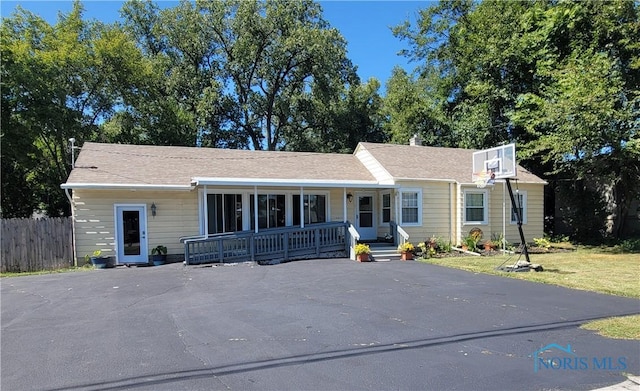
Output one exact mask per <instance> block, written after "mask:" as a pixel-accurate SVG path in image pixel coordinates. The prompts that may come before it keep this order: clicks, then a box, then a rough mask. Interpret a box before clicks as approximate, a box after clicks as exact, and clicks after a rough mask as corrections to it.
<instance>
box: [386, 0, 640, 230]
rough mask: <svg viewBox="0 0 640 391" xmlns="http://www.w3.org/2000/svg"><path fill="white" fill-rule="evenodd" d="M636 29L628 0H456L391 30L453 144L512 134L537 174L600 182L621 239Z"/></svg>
mask: <svg viewBox="0 0 640 391" xmlns="http://www.w3.org/2000/svg"><path fill="white" fill-rule="evenodd" d="M639 26H640V23H639V18H638V3H637V2H633V1H628V0H616V1H609V2H601V1H581V2H576V1H559V2H556V1H520V2H504V1H483V2H474V1H470V0H453V1H442V2H440V3H438V4H436V5H434V6H431V7H428V8H426V9H424V10H422V11H421V12H420V16H419V18H418V21H417V23H416V24H415V25H411V24H410V23H408V22H407V23H405V24H404V25H401V26H398V27H397V28H396V29H395V30H394V32H395V34H396V36H398V37H399V38H401V39H404V40H406V41H407V42H408V43H409V49H408V50H407V51H406V53H405V54H406V55H407V56H409V57H410V58H412V59H413V60H414V61H417V62H418V63H419V64H420V65H419V68H418V71H419V72H420V78H419V80H418V81H416V84H424V85H425V87H423V88H424V89H426V90H427V91H429V93H430V94H431V95H432V96H435V97H437V98H436V99H439V101H441V102H446V103H445V104H443V105H441V106H435V107H437V108H438V111H439V112H440V113H441V115H442V118H445V121H443V122H444V123H446V124H447V125H448V127H449V131H450V135H449V137H450V138H451V139H452V140H455V141H454V142H456V143H457V145H458V146H463V147H474V148H486V147H491V146H495V145H498V144H500V143H503V142H512V141H515V142H517V143H518V151H519V158H520V159H521V162H522V163H523V164H524V165H525V167H528V168H529V169H531V170H532V171H534V172H535V173H537V174H539V175H542V176H545V177H547V178H550V179H553V178H563V177H569V178H581V179H584V180H585V181H586V182H588V183H591V184H592V185H593V186H596V187H600V188H601V197H602V199H603V200H604V201H606V202H603V204H604V205H606V207H605V208H606V215H607V216H608V219H607V222H605V221H600V223H599V224H600V226H601V227H602V231H603V232H605V233H606V234H609V235H612V236H616V237H619V236H623V235H624V232H623V231H622V227H623V222H624V219H625V217H626V214H627V211H628V206H629V203H630V202H631V199H632V197H633V195H634V194H637V193H638V190H639V188H638V184H640V180H638V161H639V160H640V159H639V158H638V155H637V149H636V146H637V137H638V124H639V120H638V113H639V110H638V85H639V78H638V68H639V65H640V64H639V62H640V60H639V56H638V49H639V47H640V45H639V42H640V39H638V38H639V37H640V32H639V30H638V29H639ZM409 91H410V90H409ZM425 118H429V119H431V118H433V114H432V113H428V114H425ZM436 118H438V116H436ZM605 223H606V224H605Z"/></svg>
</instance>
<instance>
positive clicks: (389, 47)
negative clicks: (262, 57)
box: [1, 0, 432, 91]
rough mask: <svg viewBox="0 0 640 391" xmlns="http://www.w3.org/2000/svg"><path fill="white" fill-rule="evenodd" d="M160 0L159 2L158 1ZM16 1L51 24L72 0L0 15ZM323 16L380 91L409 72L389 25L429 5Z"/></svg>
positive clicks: (342, 7)
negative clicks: (394, 74) (397, 73)
mask: <svg viewBox="0 0 640 391" xmlns="http://www.w3.org/2000/svg"><path fill="white" fill-rule="evenodd" d="M158 3H161V2H158ZM164 3H165V4H167V5H168V3H169V2H164ZM17 4H20V5H21V6H22V7H23V8H25V9H27V10H29V11H31V12H33V13H35V14H37V15H39V16H41V17H42V18H44V19H45V20H47V22H49V23H51V24H54V23H55V21H56V18H57V14H58V11H62V12H68V11H69V10H70V9H71V7H72V2H71V1H4V0H3V1H2V2H1V11H2V16H3V17H6V16H10V14H11V13H13V11H14V9H15V7H16V5H17ZM320 4H321V6H322V8H323V10H324V16H325V19H326V20H327V21H329V23H330V24H331V25H332V26H333V27H335V28H337V29H338V30H340V32H341V33H342V35H343V36H344V37H345V39H346V40H347V42H348V50H349V53H348V56H349V58H350V59H351V61H352V62H353V63H354V64H355V65H357V66H358V74H359V76H360V78H361V79H362V80H363V81H366V80H368V79H369V78H371V77H375V78H377V79H378V80H380V82H381V84H382V90H383V91H384V84H385V83H386V82H387V80H388V79H389V77H390V76H391V70H392V69H393V67H394V66H395V65H400V66H402V67H403V68H405V69H407V70H408V71H410V70H411V69H412V68H413V64H409V63H408V62H407V60H406V59H405V58H404V57H401V56H398V55H397V53H398V51H400V50H401V49H403V48H404V47H405V45H404V43H403V42H401V41H400V40H399V39H397V38H395V37H394V36H393V34H391V29H390V28H391V27H392V26H395V25H398V24H400V23H402V22H404V21H405V20H407V19H409V20H411V21H412V22H414V21H415V19H416V14H417V12H418V10H420V9H422V8H426V7H428V6H429V5H431V4H432V2H429V1H320ZM83 5H84V7H85V17H86V18H89V19H98V20H102V21H104V22H113V21H115V20H118V19H119V13H118V10H119V9H120V7H121V5H122V2H121V1H84V2H83Z"/></svg>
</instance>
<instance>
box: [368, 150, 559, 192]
mask: <svg viewBox="0 0 640 391" xmlns="http://www.w3.org/2000/svg"><path fill="white" fill-rule="evenodd" d="M360 147H364V148H365V149H366V150H367V151H369V152H370V153H371V154H372V155H373V157H374V158H375V159H376V160H377V161H378V162H379V163H380V164H381V165H382V166H383V167H384V168H385V169H386V170H387V171H388V172H389V174H391V176H393V177H394V178H395V179H396V180H398V179H401V178H411V179H442V180H454V181H457V182H460V183H472V182H471V172H472V167H473V152H475V151H476V150H474V149H462V148H441V147H422V146H411V145H397V144H376V143H360ZM516 170H517V178H518V180H519V181H521V182H526V183H543V184H544V183H546V182H545V181H544V180H542V179H540V178H539V177H537V176H536V175H534V174H532V173H530V172H529V171H527V170H525V169H524V168H522V167H521V166H520V165H518V166H517V169H516Z"/></svg>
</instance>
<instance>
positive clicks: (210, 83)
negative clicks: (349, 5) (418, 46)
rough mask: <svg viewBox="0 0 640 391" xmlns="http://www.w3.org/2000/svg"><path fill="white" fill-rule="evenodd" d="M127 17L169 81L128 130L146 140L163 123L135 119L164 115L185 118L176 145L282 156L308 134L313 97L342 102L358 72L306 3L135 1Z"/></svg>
mask: <svg viewBox="0 0 640 391" xmlns="http://www.w3.org/2000/svg"><path fill="white" fill-rule="evenodd" d="M123 15H124V17H125V26H126V28H127V29H128V30H129V31H131V32H132V33H133V34H134V36H135V38H136V40H137V41H138V42H139V44H140V45H141V47H143V49H144V51H145V53H146V54H147V55H148V56H149V57H150V58H151V59H152V60H153V61H154V62H155V63H156V64H158V67H157V68H158V69H159V70H160V75H161V77H160V80H165V83H164V84H162V83H159V84H158V85H157V88H155V89H153V90H155V91H156V92H153V93H152V94H150V96H152V97H154V99H156V100H157V101H158V102H157V103H155V104H151V105H149V102H150V100H149V99H145V100H144V101H142V102H139V104H132V107H134V108H136V110H133V111H132V112H131V113H130V115H129V116H128V117H129V118H130V119H133V121H132V120H128V121H122V124H128V123H137V124H138V126H140V127H143V128H148V130H147V133H148V132H151V131H152V129H153V128H157V125H156V124H153V123H149V122H147V123H142V122H141V121H139V120H138V119H144V118H154V116H153V115H150V114H152V113H153V112H154V111H155V110H159V111H161V112H166V110H167V109H168V110H169V112H173V113H175V117H176V118H177V119H180V121H171V122H170V124H175V125H176V126H177V127H178V128H182V127H184V128H185V129H188V130H189V132H188V134H181V135H178V138H182V141H180V140H173V139H172V140H168V142H170V143H183V144H186V145H189V144H191V145H193V144H194V143H202V145H214V146H226V147H234V148H244V147H249V148H254V149H269V150H275V149H281V148H285V146H286V145H287V143H288V141H289V140H294V139H296V138H299V134H298V133H301V132H305V131H308V130H309V126H310V124H311V121H310V120H309V119H308V117H309V116H310V115H311V113H309V112H307V111H305V110H307V109H308V108H309V104H308V101H309V96H310V95H311V96H313V95H315V94H325V95H327V96H332V97H334V98H335V99H337V98H339V94H340V91H341V90H342V88H343V86H345V84H346V83H347V82H348V77H349V76H350V75H351V74H353V73H354V71H353V66H352V65H351V63H350V61H349V60H348V59H347V58H346V42H345V40H344V38H343V37H342V36H341V35H340V33H339V32H338V31H337V30H336V29H333V28H330V26H329V24H328V23H327V22H326V21H325V20H324V19H323V18H322V10H321V8H320V6H319V5H318V4H317V3H314V2H312V1H310V0H296V1H266V2H263V1H257V0H252V1H238V0H225V1H196V2H195V3H192V2H190V1H186V0H185V1H182V2H181V3H180V5H179V6H177V7H175V8H165V9H159V8H158V7H157V6H156V5H155V4H154V3H152V2H138V1H132V2H129V3H127V4H126V5H125V7H124V8H123ZM152 100H153V99H152ZM145 105H146V106H145ZM159 105H165V106H163V107H162V108H160V109H159V108H158V106H159ZM166 106H169V107H166ZM314 130H317V129H314ZM172 133H173V132H172ZM185 136H186V137H185ZM151 139H152V140H154V142H156V143H157V142H158V139H157V138H155V137H152V138H151ZM291 144H294V143H291Z"/></svg>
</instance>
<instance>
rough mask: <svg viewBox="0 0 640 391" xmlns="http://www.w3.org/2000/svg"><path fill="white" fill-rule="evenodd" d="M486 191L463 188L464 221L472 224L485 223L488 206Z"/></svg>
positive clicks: (486, 221)
mask: <svg viewBox="0 0 640 391" xmlns="http://www.w3.org/2000/svg"><path fill="white" fill-rule="evenodd" d="M487 204H488V203H487V192H486V191H484V190H465V192H464V222H465V223H467V224H468V223H473V224H487V223H488V218H487V217H488V215H489V208H488V205H487Z"/></svg>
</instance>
